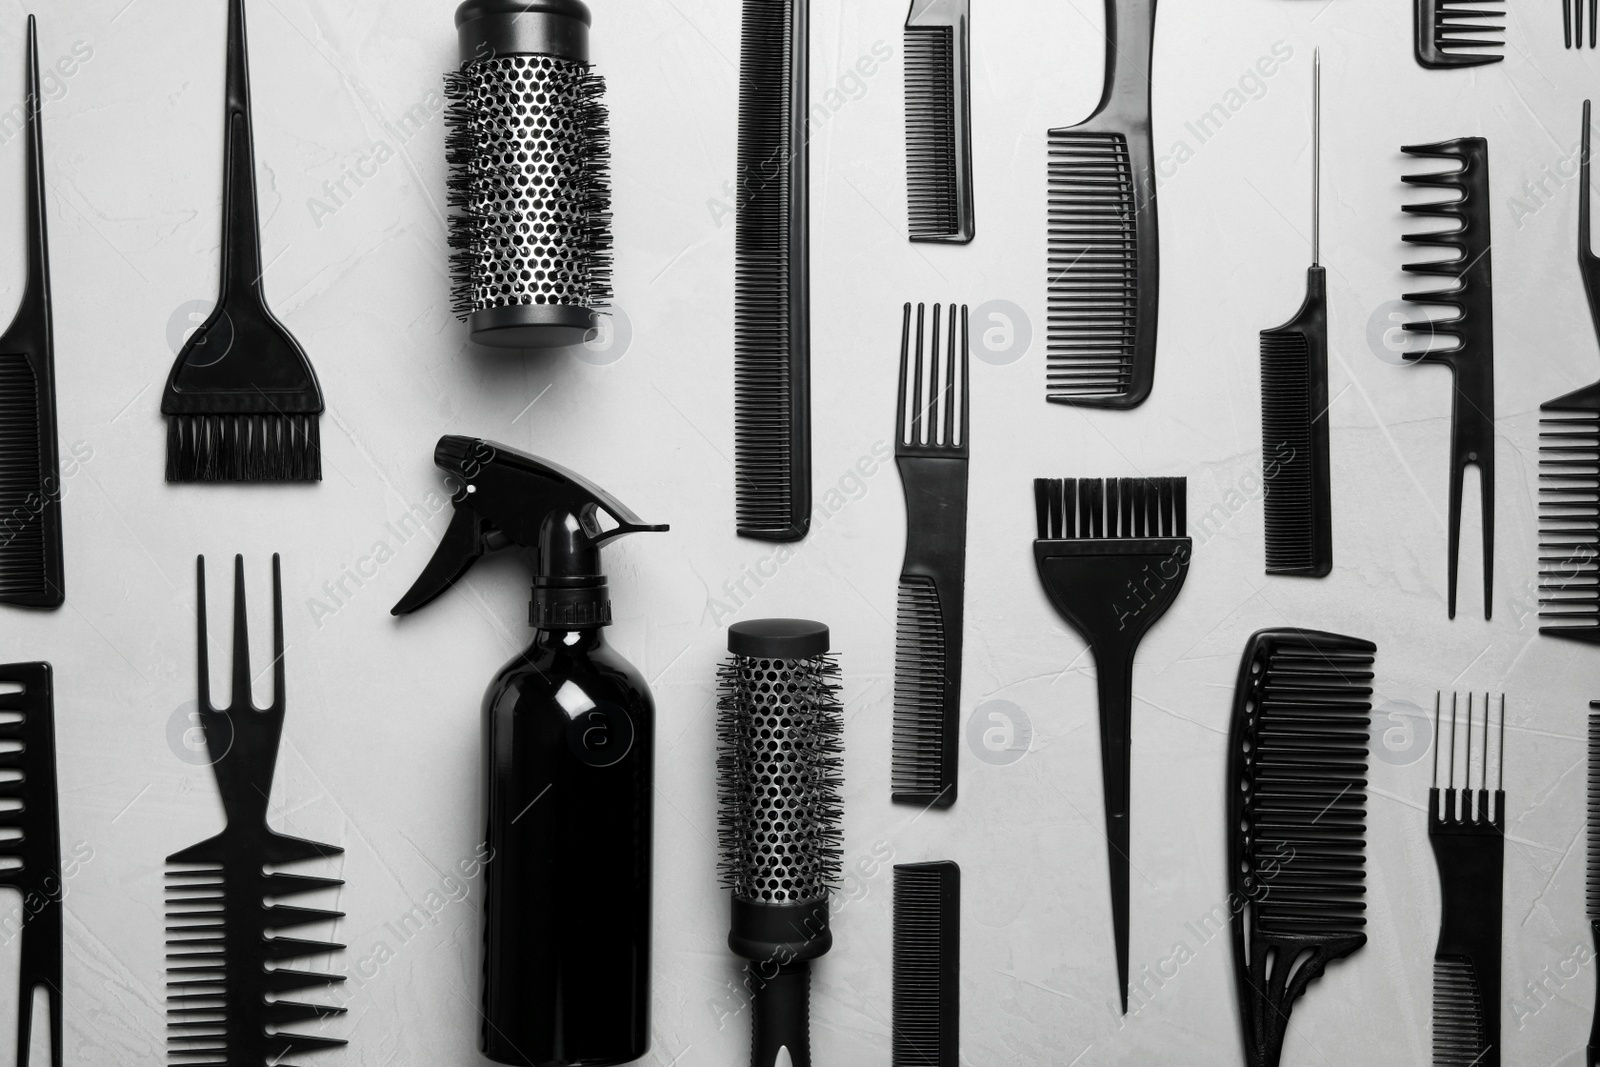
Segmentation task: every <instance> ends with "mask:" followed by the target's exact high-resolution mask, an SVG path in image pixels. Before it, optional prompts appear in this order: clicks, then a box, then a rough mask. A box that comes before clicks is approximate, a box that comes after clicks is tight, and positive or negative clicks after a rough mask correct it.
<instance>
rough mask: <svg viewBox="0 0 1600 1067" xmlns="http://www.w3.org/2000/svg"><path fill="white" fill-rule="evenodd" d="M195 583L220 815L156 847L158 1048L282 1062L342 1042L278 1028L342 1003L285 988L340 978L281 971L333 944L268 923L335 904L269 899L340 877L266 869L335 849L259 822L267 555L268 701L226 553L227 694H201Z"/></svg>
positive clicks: (208, 1066)
mask: <svg viewBox="0 0 1600 1067" xmlns="http://www.w3.org/2000/svg"><path fill="white" fill-rule="evenodd" d="M195 569H196V574H197V579H196V580H197V583H198V586H199V603H198V606H197V615H198V617H199V627H198V628H199V652H198V655H199V675H200V698H199V699H200V722H201V726H202V728H203V729H204V731H205V738H206V749H207V751H208V752H209V753H210V755H211V769H212V771H213V773H215V775H216V778H217V790H218V792H219V793H221V794H222V810H223V814H224V816H225V817H226V819H227V825H226V826H225V827H223V830H222V832H221V833H220V834H217V835H216V836H215V837H212V838H209V839H207V840H205V841H202V842H200V843H199V844H197V845H191V846H190V847H188V848H186V849H183V850H182V851H179V852H174V853H173V854H172V855H170V856H168V857H167V864H168V866H169V870H168V871H167V975H168V982H167V1003H168V1008H167V1015H168V1017H169V1018H170V1019H171V1021H170V1022H169V1023H168V1024H167V1034H168V1057H169V1060H170V1062H171V1063H172V1064H173V1065H174V1067H216V1065H219V1064H223V1063H227V1064H245V1063H251V1064H260V1063H281V1062H283V1059H284V1057H286V1056H292V1055H295V1054H296V1053H301V1052H315V1051H317V1050H320V1049H327V1048H334V1047H336V1046H339V1045H343V1044H344V1042H343V1041H341V1040H337V1039H335V1038H329V1037H318V1036H315V1035H312V1034H298V1033H290V1032H288V1030H287V1027H290V1026H293V1025H295V1024H297V1023H304V1022H309V1021H311V1020H321V1019H326V1018H328V1017H330V1016H334V1015H341V1014H343V1013H344V1010H345V1009H343V1008H340V1007H333V1006H329V1005H323V1004H305V1003H299V1002H296V1001H292V1000H288V999H286V995H287V994H289V993H293V992H295V991H298V990H302V989H312V988H316V987H318V986H326V985H332V984H334V983H337V982H342V981H344V976H343V975H337V974H320V973H316V972H312V971H300V970H290V969H289V968H288V967H286V966H284V965H285V964H287V963H288V962H289V961H290V960H295V959H300V958H302V957H306V956H318V955H322V954H323V953H331V952H335V951H338V950H339V949H342V948H343V947H344V946H343V945H336V944H333V943H331V942H325V941H308V940H303V939H300V938H293V937H284V936H282V934H281V933H278V932H277V931H282V930H284V929H287V928H289V927H295V926H304V925H306V924H308V923H331V922H333V921H334V920H336V919H338V918H340V917H342V915H343V913H342V912H337V911H324V910H322V909H317V908H300V907H291V906H290V905H287V904H279V903H273V904H268V903H267V901H268V899H269V898H271V899H274V900H281V899H283V898H285V897H291V896H298V895H300V894H302V893H310V892H313V891H315V890H321V889H334V888H337V887H339V886H342V885H343V884H344V883H343V882H342V881H340V880H339V879H337V878H316V877H311V876H308V875H300V874H286V873H283V872H281V871H280V872H272V873H269V872H268V871H267V867H268V866H279V865H282V864H286V863H294V862H297V861H302V860H313V859H327V858H330V857H332V856H337V855H339V854H340V853H341V852H343V851H344V850H343V849H341V848H339V847H337V846H335V845H323V844H318V843H317V842H315V841H305V840H302V839H301V838H298V837H289V836H286V835H284V834H280V833H278V832H276V831H274V830H272V829H271V828H269V827H268V826H267V801H268V799H269V798H270V797H271V795H272V772H273V765H274V764H275V763H276V761H277V756H278V740H279V738H280V737H281V736H282V733H283V710H284V664H283V589H282V582H281V578H280V574H279V564H278V557H277V556H276V555H274V556H273V557H272V627H273V629H272V653H273V662H272V704H271V705H270V706H268V707H266V708H257V707H256V706H255V704H254V702H253V701H252V699H251V695H250V678H251V673H250V639H249V631H248V623H247V622H246V619H245V600H244V558H243V557H242V556H235V557H234V562H233V687H232V688H233V695H232V698H231V703H230V704H229V706H228V707H226V708H216V707H213V706H212V704H211V691H210V663H209V655H208V653H207V649H206V561H205V557H204V556H201V557H200V558H199V560H198V562H197V563H196V567H195Z"/></svg>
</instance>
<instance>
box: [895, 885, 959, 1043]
mask: <svg viewBox="0 0 1600 1067" xmlns="http://www.w3.org/2000/svg"><path fill="white" fill-rule="evenodd" d="M960 1007H961V868H959V867H957V866H956V865H955V864H954V863H951V862H949V861H939V862H935V863H914V864H896V865H895V868H894V1043H893V1058H892V1060H891V1063H892V1064H893V1067H956V1064H957V1062H958V1060H957V1057H958V1055H959V1052H960V1048H959V1046H960V1041H959V1035H960V1029H959V1017H960Z"/></svg>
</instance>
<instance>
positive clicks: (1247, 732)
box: [1227, 629, 1377, 1067]
mask: <svg viewBox="0 0 1600 1067" xmlns="http://www.w3.org/2000/svg"><path fill="white" fill-rule="evenodd" d="M1376 652H1377V647H1376V646H1375V645H1373V644H1372V642H1370V641H1363V640H1360V639H1359V638H1355V637H1345V636H1344V635H1342V634H1330V633H1322V632H1319V631H1316V630H1296V629H1278V630H1262V631H1259V632H1258V633H1256V634H1255V635H1253V636H1252V637H1251V638H1250V642H1249V644H1248V645H1247V646H1246V647H1245V653H1244V659H1243V661H1242V662H1241V663H1240V666H1239V680H1238V683H1237V685H1236V686H1235V687H1234V693H1233V724H1232V730H1231V733H1230V743H1229V745H1228V823H1227V826H1228V880H1229V889H1230V893H1229V899H1230V900H1232V901H1236V902H1237V904H1236V905H1235V906H1234V907H1233V908H1232V909H1231V910H1232V913H1233V914H1232V919H1231V924H1232V927H1233V930H1232V933H1233V973H1234V982H1235V984H1236V985H1237V987H1238V995H1239V1014H1240V1018H1241V1021H1242V1023H1243V1029H1244V1047H1245V1065H1246V1067H1277V1064H1278V1061H1279V1060H1280V1059H1281V1058H1282V1056H1283V1038H1284V1035H1285V1033H1287V1032H1288V1029H1289V1013H1290V1012H1291V1011H1292V1010H1293V1008H1294V1003H1295V1001H1296V1000H1298V999H1299V998H1300V997H1301V995H1302V994H1304V993H1305V991H1306V988H1307V987H1308V986H1309V985H1310V984H1311V983H1312V982H1313V981H1315V980H1316V979H1317V978H1319V977H1321V976H1322V973H1323V971H1324V970H1325V969H1326V968H1327V966H1328V964H1330V963H1332V962H1333V961H1335V960H1340V959H1344V958H1345V957H1347V956H1349V955H1350V954H1351V953H1353V952H1355V951H1356V950H1357V949H1359V948H1360V947H1361V946H1362V945H1365V944H1366V943H1367V934H1366V904H1365V902H1364V900H1365V895H1366V831H1367V822H1366V818H1367V779H1366V775H1367V743H1368V742H1367V735H1368V728H1369V724H1370V723H1371V718H1370V712H1371V710H1372V704H1371V697H1372V662H1373V657H1374V655H1375V653H1376Z"/></svg>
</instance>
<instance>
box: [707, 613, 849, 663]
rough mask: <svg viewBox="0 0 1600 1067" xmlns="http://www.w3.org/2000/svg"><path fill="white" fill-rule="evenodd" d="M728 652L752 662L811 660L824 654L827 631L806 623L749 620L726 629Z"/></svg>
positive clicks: (817, 623) (803, 621) (800, 621)
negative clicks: (753, 660)
mask: <svg viewBox="0 0 1600 1067" xmlns="http://www.w3.org/2000/svg"><path fill="white" fill-rule="evenodd" d="M728 651H729V652H731V653H733V654H734V655H735V656H749V657H751V658H752V659H811V658H812V657H814V656H825V655H827V653H828V628H827V627H826V626H824V625H823V624H822V623H820V622H812V621H811V620H810V619H751V620H750V621H748V622H736V623H734V624H733V625H732V626H730V627H728Z"/></svg>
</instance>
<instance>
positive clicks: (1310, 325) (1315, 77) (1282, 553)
mask: <svg viewBox="0 0 1600 1067" xmlns="http://www.w3.org/2000/svg"><path fill="white" fill-rule="evenodd" d="M1311 84H1312V89H1311V101H1312V103H1311V159H1312V163H1311V268H1310V269H1309V270H1308V271H1307V272H1306V298H1305V302H1304V303H1302V304H1301V305H1300V310H1299V311H1297V312H1296V313H1295V316H1294V318H1292V319H1290V320H1289V321H1288V322H1286V323H1284V324H1283V325H1282V326H1279V327H1278V328H1277V329H1273V330H1262V331H1261V462H1262V482H1263V484H1264V486H1265V493H1264V503H1265V505H1266V507H1265V511H1266V519H1267V573H1268V574H1286V575H1300V576H1302V577H1307V578H1322V577H1325V576H1326V575H1327V574H1328V572H1329V571H1331V570H1332V569H1333V514H1332V513H1333V505H1332V492H1331V489H1330V487H1329V479H1328V278H1327V271H1325V270H1324V269H1323V268H1322V266H1321V265H1320V262H1319V261H1320V260H1321V231H1322V225H1321V224H1322V209H1321V203H1322V197H1321V191H1322V190H1321V180H1320V176H1321V169H1322V50H1321V49H1317V50H1316V51H1315V52H1314V53H1313V58H1312V82H1311Z"/></svg>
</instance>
